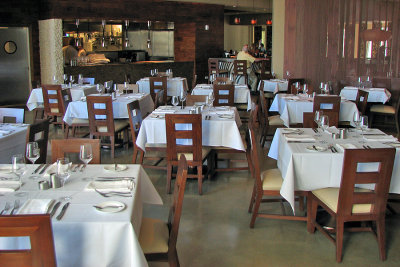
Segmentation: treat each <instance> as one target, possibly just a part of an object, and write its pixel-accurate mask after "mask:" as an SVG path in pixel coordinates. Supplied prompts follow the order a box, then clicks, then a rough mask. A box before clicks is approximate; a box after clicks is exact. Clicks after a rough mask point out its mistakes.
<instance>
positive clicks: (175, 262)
mask: <svg viewBox="0 0 400 267" xmlns="http://www.w3.org/2000/svg"><path fill="white" fill-rule="evenodd" d="M168 263H169V266H170V267H179V266H180V264H179V259H178V252H177V251H176V249H174V250H173V251H168Z"/></svg>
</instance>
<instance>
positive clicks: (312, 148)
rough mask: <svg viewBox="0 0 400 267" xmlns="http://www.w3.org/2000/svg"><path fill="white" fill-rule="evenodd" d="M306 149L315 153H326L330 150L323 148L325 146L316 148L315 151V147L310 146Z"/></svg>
mask: <svg viewBox="0 0 400 267" xmlns="http://www.w3.org/2000/svg"><path fill="white" fill-rule="evenodd" d="M306 148H307V150H310V151H313V152H324V151H326V150H328V148H327V147H323V146H315V148H316V150H315V149H314V147H313V146H308V147H306Z"/></svg>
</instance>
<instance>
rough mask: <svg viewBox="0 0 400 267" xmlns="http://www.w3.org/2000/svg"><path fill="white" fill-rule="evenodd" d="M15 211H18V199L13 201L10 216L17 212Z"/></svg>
mask: <svg viewBox="0 0 400 267" xmlns="http://www.w3.org/2000/svg"><path fill="white" fill-rule="evenodd" d="M17 209H19V199H16V200H15V201H14V207H13V209H12V210H11V212H10V215H13V214H14V212H15V211H17Z"/></svg>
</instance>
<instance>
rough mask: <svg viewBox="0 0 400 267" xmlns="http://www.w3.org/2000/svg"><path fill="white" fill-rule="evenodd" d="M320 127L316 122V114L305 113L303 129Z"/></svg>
mask: <svg viewBox="0 0 400 267" xmlns="http://www.w3.org/2000/svg"><path fill="white" fill-rule="evenodd" d="M317 127H318V125H317V123H316V122H315V121H314V112H304V113H303V128H317Z"/></svg>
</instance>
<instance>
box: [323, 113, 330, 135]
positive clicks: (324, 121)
mask: <svg viewBox="0 0 400 267" xmlns="http://www.w3.org/2000/svg"><path fill="white" fill-rule="evenodd" d="M328 127H329V117H328V116H327V115H322V116H321V128H322V129H323V130H324V131H326V129H328Z"/></svg>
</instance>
